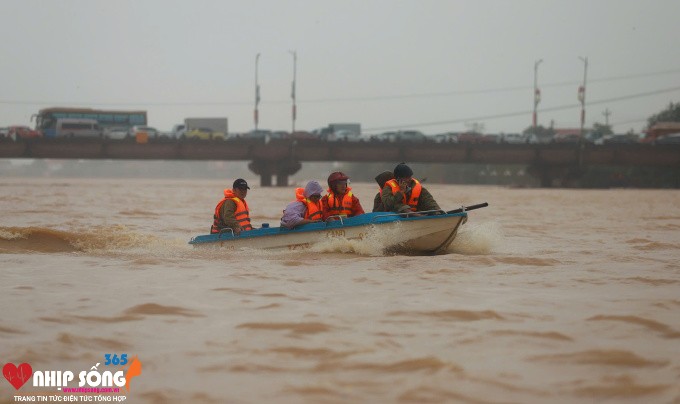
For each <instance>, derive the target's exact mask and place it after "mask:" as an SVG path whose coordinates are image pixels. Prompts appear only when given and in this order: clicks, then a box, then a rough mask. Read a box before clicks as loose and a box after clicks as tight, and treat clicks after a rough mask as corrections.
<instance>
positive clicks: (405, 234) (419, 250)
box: [189, 203, 488, 254]
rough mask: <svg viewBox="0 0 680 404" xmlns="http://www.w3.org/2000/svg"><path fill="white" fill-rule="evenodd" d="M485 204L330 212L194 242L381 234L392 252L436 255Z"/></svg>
mask: <svg viewBox="0 0 680 404" xmlns="http://www.w3.org/2000/svg"><path fill="white" fill-rule="evenodd" d="M484 206H488V204H487V203H483V204H479V205H473V206H469V207H463V208H460V209H456V210H453V211H449V212H445V211H443V210H438V211H427V212H416V213H415V214H414V213H389V212H375V213H365V214H363V215H359V216H355V217H343V216H331V217H330V218H328V220H327V221H325V222H318V223H309V224H306V225H303V226H299V227H296V228H294V229H287V228H284V227H262V228H257V229H253V230H251V231H244V232H241V233H240V234H239V235H235V234H234V233H233V231H232V230H231V229H225V230H223V231H222V232H221V233H218V234H206V235H200V236H196V237H194V238H192V239H191V241H189V244H192V245H193V246H194V247H222V248H227V249H232V250H236V249H240V248H253V249H266V250H270V249H275V250H298V249H307V248H311V247H312V246H313V245H314V244H317V243H319V242H322V241H325V240H329V239H332V238H342V239H346V240H364V239H367V238H371V237H382V240H381V241H382V242H383V244H384V248H385V250H387V251H390V252H395V253H411V254H438V253H442V252H444V251H445V250H446V249H447V248H448V247H449V245H451V242H453V240H454V239H455V237H456V234H457V232H458V229H459V228H460V226H461V225H463V224H464V223H465V222H466V221H467V216H468V214H467V211H469V210H472V209H477V208H480V207H484Z"/></svg>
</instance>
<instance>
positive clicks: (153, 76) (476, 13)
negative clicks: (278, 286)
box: [0, 0, 680, 134]
mask: <svg viewBox="0 0 680 404" xmlns="http://www.w3.org/2000/svg"><path fill="white" fill-rule="evenodd" d="M679 11H680V3H678V2H676V1H671V0H655V1H651V2H646V3H642V2H637V1H632V0H624V1H614V0H602V1H598V2H588V1H557V0H555V1H547V2H534V1H528V0H527V1H525V0H518V1H512V2H503V1H481V2H470V1H430V2H426V3H422V2H415V1H414V2H410V1H407V2H400V3H394V2H391V1H388V0H377V1H372V2H361V1H347V2H342V3H325V2H324V3H320V2H311V1H303V0H295V1H290V2H273V1H257V2H253V3H248V4H242V3H237V2H218V1H208V0H204V1H197V2H181V1H177V2H170V3H167V2H161V1H159V0H144V1H121V2H115V3H108V2H88V1H80V0H69V1H65V2H60V3H58V4H57V3H45V2H24V1H16V0H10V1H5V2H3V3H1V4H0V12H2V14H3V15H4V16H5V17H6V18H5V21H4V22H3V24H2V26H0V33H2V34H4V37H6V38H13V39H12V40H8V41H3V43H2V44H0V54H2V55H3V57H2V58H1V59H0V72H2V80H0V126H9V125H15V124H20V125H29V126H31V127H33V126H34V122H31V115H33V114H35V113H37V112H38V110H40V109H42V108H48V107H55V106H64V107H89V108H96V109H142V110H146V111H148V124H149V126H154V127H156V128H158V129H160V130H164V131H166V130H169V129H170V128H171V127H172V126H173V125H174V124H178V123H182V122H183V121H184V119H185V118H188V117H226V118H228V120H229V131H230V132H246V131H249V130H251V129H253V127H254V122H253V112H254V108H255V74H256V63H255V60H256V55H257V54H260V58H259V63H258V64H257V74H258V84H259V85H260V96H261V102H260V103H259V108H258V110H259V118H260V119H259V125H258V127H259V128H261V129H270V130H286V131H290V130H291V127H292V121H291V108H292V99H291V90H292V82H293V63H294V60H293V54H292V52H293V51H294V52H295V53H296V55H297V60H296V80H295V88H296V104H297V120H296V121H295V128H296V129H297V130H310V131H311V130H313V129H316V128H320V127H324V126H326V125H328V124H329V123H335V122H357V123H360V124H361V125H362V129H363V132H364V133H369V134H373V133H380V132H383V131H388V130H396V129H416V130H421V131H423V132H424V133H426V134H435V133H441V132H447V131H464V130H467V129H469V128H470V127H471V125H475V124H476V125H480V124H481V125H483V128H484V132H487V133H499V132H506V133H512V132H521V131H522V130H524V129H525V128H527V127H529V126H530V125H531V122H532V116H531V113H532V109H533V83H534V72H535V66H536V64H537V63H538V61H539V60H542V62H541V63H540V64H538V67H537V68H536V72H537V75H536V79H537V86H538V88H539V89H540V91H541V101H540V103H539V105H538V124H539V125H543V126H546V127H547V126H550V125H551V124H554V126H555V127H557V128H575V127H579V126H580V110H581V106H580V104H579V101H578V100H577V90H578V87H579V86H580V85H582V83H583V79H584V73H586V74H587V77H586V121H585V126H586V127H591V126H592V125H593V124H594V123H596V122H597V123H602V124H604V123H605V122H606V121H607V119H608V120H609V123H610V124H611V125H612V127H613V130H614V132H616V133H623V132H627V131H629V130H633V131H635V132H637V133H639V132H640V131H642V129H643V128H644V127H645V126H646V120H647V118H648V117H649V116H651V115H653V114H656V113H658V112H660V111H661V110H663V109H664V108H666V107H667V106H668V104H669V103H670V102H677V101H679V100H680V86H678V84H677V83H678V82H680V81H679V80H678V79H679V78H680V54H679V53H678V52H677V50H676V48H675V45H674V41H673V40H672V39H673V38H675V37H677V36H678V33H679V32H680V28H678V24H677V22H676V21H675V16H676V15H677V14H678V12H679ZM25 27H31V28H32V29H30V30H26V29H25ZM586 57H587V58H588V66H587V71H586V70H585V65H584V62H583V59H581V58H586ZM17 61H19V63H17ZM605 111H608V112H607V113H608V114H609V115H607V116H605V115H604V114H605Z"/></svg>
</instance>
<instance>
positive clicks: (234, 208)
mask: <svg viewBox="0 0 680 404" xmlns="http://www.w3.org/2000/svg"><path fill="white" fill-rule="evenodd" d="M249 189H250V187H249V186H248V183H247V182H246V180H244V179H243V178H239V179H237V180H236V181H234V185H233V187H232V189H225V190H224V198H222V200H221V201H220V202H219V203H218V204H217V206H215V214H214V215H213V224H212V227H210V233H219V232H220V231H222V230H223V229H227V228H230V229H232V230H233V231H234V234H236V235H238V234H240V233H241V231H248V230H252V229H253V226H252V225H251V224H250V209H249V208H248V203H247V202H246V195H247V194H248V190H249Z"/></svg>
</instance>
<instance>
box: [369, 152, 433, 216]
mask: <svg viewBox="0 0 680 404" xmlns="http://www.w3.org/2000/svg"><path fill="white" fill-rule="evenodd" d="M393 174H394V178H393V179H391V180H388V181H387V182H385V186H384V187H383V189H382V191H381V192H382V202H383V206H384V207H385V212H396V213H408V212H422V211H430V210H440V209H441V208H440V207H439V205H438V204H437V201H435V200H434V197H432V195H431V194H430V193H429V192H428V191H427V189H425V188H424V187H423V186H422V185H421V184H420V182H419V181H418V180H416V179H415V178H413V170H411V167H409V166H407V165H406V164H405V163H399V164H397V166H396V167H395V168H394V172H393Z"/></svg>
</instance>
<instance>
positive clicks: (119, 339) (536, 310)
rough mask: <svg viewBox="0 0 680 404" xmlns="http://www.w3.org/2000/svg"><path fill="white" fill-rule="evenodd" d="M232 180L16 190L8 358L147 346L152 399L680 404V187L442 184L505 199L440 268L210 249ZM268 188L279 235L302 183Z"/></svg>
mask: <svg viewBox="0 0 680 404" xmlns="http://www.w3.org/2000/svg"><path fill="white" fill-rule="evenodd" d="M321 178H325V175H323V176H322V175H320V178H319V179H321ZM232 181H233V178H229V179H225V180H224V181H214V180H209V181H208V180H203V181H196V180H187V179H182V180H161V179H55V178H50V179H45V178H25V179H18V178H0V190H1V191H0V267H1V269H0V304H1V307H2V308H3V309H2V315H1V317H0V341H2V344H0V358H1V359H2V360H1V362H2V363H3V364H4V363H8V362H12V363H14V364H16V365H19V364H20V363H24V362H25V363H29V364H30V365H31V366H32V369H33V370H34V371H36V370H60V369H64V370H65V369H73V370H74V371H76V370H88V369H90V367H91V366H93V365H95V364H96V363H100V362H101V363H103V362H104V355H105V354H107V353H108V354H117V355H119V356H120V355H122V354H127V355H128V356H129V357H133V356H137V357H138V360H139V361H140V362H141V363H142V373H141V375H139V376H137V377H135V378H134V379H132V380H131V383H130V384H131V389H130V391H129V392H128V393H126V394H127V401H126V402H133V403H136V402H142V403H147V402H148V403H154V402H178V403H179V402H208V403H211V402H214V403H222V402H229V403H261V402H276V403H300V402H302V403H348V402H367V403H368V402H370V403H376V402H400V403H401V402H405V403H429V402H462V403H508V402H517V403H544V402H557V403H573V402H612V403H622V402H623V403H626V402H631V403H633V402H636V403H637V402H645V403H649V402H655V403H656V402H658V403H672V402H675V403H679V402H680V383H678V381H679V380H680V264H678V261H679V258H680V191H677V190H631V189H613V190H573V189H569V190H565V189H510V188H501V187H491V186H489V187H487V186H456V185H437V184H428V185H427V187H428V189H429V190H430V192H431V193H432V194H433V195H434V196H435V198H436V199H437V201H438V202H439V204H440V205H441V206H442V207H443V208H445V209H454V208H457V207H459V206H461V205H468V204H474V203H479V202H484V201H486V202H489V204H490V206H489V207H487V208H484V209H480V210H476V211H471V212H470V213H469V220H468V222H467V224H465V225H464V226H463V227H462V229H461V231H460V233H459V236H458V238H457V239H456V240H455V242H454V244H453V245H452V246H451V247H450V250H449V251H448V253H447V254H443V255H439V256H433V257H414V256H385V255H383V254H382V252H381V244H380V243H381V242H384V240H382V241H381V240H374V241H370V240H369V241H368V242H363V243H349V242H343V241H341V240H338V241H335V242H332V243H330V244H326V245H324V246H323V247H322V248H317V249H315V250H311V251H290V252H283V253H278V252H277V253H272V252H267V251H257V250H243V251H235V252H230V251H219V250H213V249H209V250H205V249H194V248H192V247H191V246H189V245H188V244H187V241H188V240H189V239H190V238H191V237H192V236H194V235H198V234H204V233H206V232H207V231H208V229H209V226H210V223H211V220H212V213H213V210H214V207H215V204H216V203H217V202H218V201H219V200H220V198H221V196H222V190H223V188H224V187H225V186H228V185H230V184H231V182H232ZM251 183H255V184H256V183H257V182H256V181H255V180H253V181H251ZM352 187H353V188H354V192H355V194H356V195H358V196H359V198H360V199H361V201H362V203H363V205H364V208H366V209H367V210H370V209H371V207H372V200H373V196H374V195H375V192H376V191H377V186H376V185H375V184H368V183H364V184H361V183H359V184H352ZM251 188H252V189H251V191H250V193H249V195H248V198H247V199H248V202H249V204H250V207H251V210H252V219H253V222H254V224H255V225H256V226H259V225H260V224H261V223H265V222H266V223H270V224H271V225H272V226H275V225H277V223H278V219H279V217H280V215H281V211H282V209H283V207H284V206H285V205H286V204H287V203H288V202H289V201H291V200H292V199H293V195H294V189H293V187H289V188H260V187H258V186H256V185H254V186H251ZM102 366H103V365H102ZM29 384H30V382H29ZM18 393H21V394H26V395H30V394H32V393H35V394H53V393H55V390H54V388H52V389H48V388H40V387H34V386H28V385H25V386H24V387H22V388H21V390H15V389H14V388H13V387H12V386H11V385H10V384H9V383H6V382H5V381H2V380H0V402H14V399H13V398H12V397H13V395H15V394H18Z"/></svg>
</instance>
